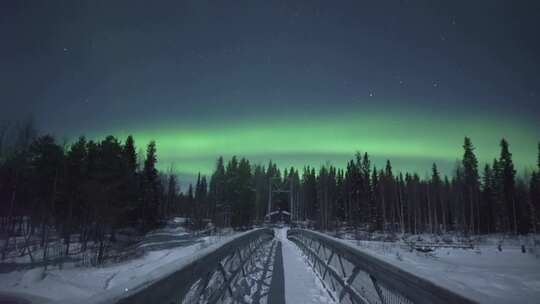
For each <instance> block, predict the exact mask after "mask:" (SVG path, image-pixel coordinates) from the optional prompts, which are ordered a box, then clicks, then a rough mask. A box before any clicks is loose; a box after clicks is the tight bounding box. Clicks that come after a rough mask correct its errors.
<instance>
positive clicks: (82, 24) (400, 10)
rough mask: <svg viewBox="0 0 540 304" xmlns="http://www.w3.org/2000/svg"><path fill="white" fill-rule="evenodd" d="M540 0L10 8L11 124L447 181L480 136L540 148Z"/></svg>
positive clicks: (164, 158) (198, 161) (202, 163)
mask: <svg viewBox="0 0 540 304" xmlns="http://www.w3.org/2000/svg"><path fill="white" fill-rule="evenodd" d="M539 29H540V2H538V1H491V0H490V1H406V0H402V1H398V0H395V1H384V0H383V1H360V0H357V1H314V0H310V1H262V0H251V1H205V0H192V1H133V0H130V1H1V2H0V37H1V45H0V67H1V68H0V103H1V104H2V107H1V111H0V120H6V119H9V120H14V119H18V118H22V117H26V116H28V115H30V114H31V115H33V117H34V118H35V120H36V122H37V125H38V126H39V128H40V129H41V130H42V131H44V132H50V133H53V134H54V135H56V136H57V137H58V138H63V137H68V138H73V137H76V136H79V135H81V134H85V135H86V136H88V137H92V138H95V137H102V136H104V135H107V134H114V135H118V136H122V137H123V136H125V135H127V134H129V133H132V134H134V136H135V139H136V142H137V143H138V144H139V146H142V145H143V144H145V143H146V142H147V141H149V140H150V139H155V140H156V141H157V145H158V156H159V164H160V166H161V168H166V167H168V166H170V164H171V163H174V166H175V169H176V170H177V171H178V172H180V173H182V174H186V176H189V175H190V174H194V173H195V172H197V171H202V172H203V173H209V172H210V171H211V170H212V168H213V166H214V162H215V159H216V157H217V156H218V155H224V156H226V157H228V156H230V155H233V154H236V155H240V156H246V157H248V158H249V159H251V160H253V161H255V162H266V161H268V160H269V159H273V160H275V161H277V162H278V163H279V165H280V166H282V167H283V166H289V165H295V166H299V167H301V166H303V165H304V164H310V165H314V166H317V167H318V166H319V165H321V164H323V163H325V162H326V161H329V162H331V163H333V164H335V165H338V166H343V165H344V164H345V162H346V161H347V159H350V158H351V157H352V156H353V154H354V153H355V152H356V151H367V152H368V153H370V154H371V155H372V156H373V158H374V160H375V164H376V165H378V166H379V167H380V166H382V165H383V162H384V161H385V160H386V159H387V158H389V159H391V160H392V161H393V164H394V167H395V168H396V169H397V170H411V171H417V172H419V173H420V174H421V175H423V174H424V173H425V172H427V171H428V170H429V169H430V166H431V163H432V162H437V164H439V166H440V167H441V168H442V170H443V171H444V172H445V173H450V171H451V169H452V168H453V166H454V164H455V161H456V159H458V158H460V157H461V155H462V149H461V145H462V141H463V137H464V136H466V135H467V136H470V137H472V139H473V143H474V144H475V146H476V147H477V154H478V156H479V158H480V160H481V161H490V160H491V159H492V158H493V157H496V156H497V154H498V151H499V147H498V142H499V140H500V138H501V137H506V138H507V139H508V140H509V142H510V144H511V151H512V152H513V154H514V158H515V162H516V163H517V167H518V169H520V170H521V169H523V168H525V167H531V166H533V165H534V164H535V158H536V143H537V142H538V140H539V139H540V122H539V121H540V120H539V119H538V118H539V117H540V73H539V67H540V39H539V38H538V37H539V35H540V34H539V32H538V31H539Z"/></svg>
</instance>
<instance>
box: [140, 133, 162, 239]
mask: <svg viewBox="0 0 540 304" xmlns="http://www.w3.org/2000/svg"><path fill="white" fill-rule="evenodd" d="M156 163H157V157H156V143H155V142H154V141H151V142H150V143H149V144H148V147H147V149H146V159H145V161H144V168H143V172H142V179H143V181H142V192H143V195H142V200H143V206H142V210H143V228H144V229H150V228H153V227H155V226H156V225H157V224H158V221H159V218H158V215H159V214H158V209H159V193H160V181H159V175H158V171H157V169H156Z"/></svg>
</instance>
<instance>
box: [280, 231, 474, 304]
mask: <svg viewBox="0 0 540 304" xmlns="http://www.w3.org/2000/svg"><path fill="white" fill-rule="evenodd" d="M287 237H288V238H289V239H290V240H292V241H293V242H295V243H296V244H297V245H299V247H300V248H301V249H302V250H303V251H304V252H305V253H306V255H307V256H308V258H309V259H311V261H312V266H314V267H313V268H315V270H316V271H317V272H318V273H319V275H320V278H322V279H323V281H324V279H325V278H326V276H327V275H330V276H332V277H333V279H334V280H335V281H334V282H337V283H339V284H340V285H341V289H340V290H337V291H338V295H337V297H338V299H336V300H337V301H338V302H341V301H342V300H343V298H344V297H345V296H347V295H348V298H349V299H350V302H353V303H370V302H371V301H369V300H367V298H366V296H365V295H364V294H365V290H366V289H368V288H369V289H372V290H374V292H373V293H374V294H376V295H378V297H377V299H376V300H375V301H376V302H382V303H388V302H392V303H397V302H399V303H420V304H424V303H425V304H427V303H476V302H474V301H472V300H470V299H467V298H465V297H463V296H461V295H459V294H457V293H454V292H452V291H450V290H448V289H446V288H443V287H441V286H438V285H436V284H434V283H433V282H431V281H428V280H426V279H424V278H421V277H419V276H417V275H414V274H412V273H410V272H407V271H404V270H402V269H400V268H398V267H396V266H394V265H392V264H390V263H388V262H386V261H383V260H381V259H378V258H376V257H374V256H371V255H369V254H367V253H365V252H362V251H361V250H359V249H358V248H355V247H354V246H352V245H350V244H346V243H344V242H343V241H340V240H337V239H334V238H332V237H330V236H327V235H325V234H322V233H319V232H316V231H311V230H305V229H290V230H289V231H288V232H287ZM317 246H319V247H318V248H316V247H317ZM321 248H323V250H322V251H325V252H326V251H330V252H331V254H330V255H328V254H326V256H325V254H323V253H322V251H321ZM315 249H317V250H315ZM334 257H336V258H337V259H338V261H339V263H340V265H341V267H335V266H333V265H331V264H332V259H333V258H334ZM342 259H345V260H346V261H348V262H349V263H351V264H352V266H353V267H354V270H352V271H350V272H351V273H349V274H347V273H346V271H345V270H344V267H343V261H342ZM334 263H336V262H334ZM317 266H318V267H317ZM336 268H338V269H336ZM339 268H341V271H340V270H339ZM359 272H363V273H364V275H365V277H369V278H370V279H371V280H370V281H371V282H369V284H366V283H365V282H364V285H362V287H361V289H363V290H358V288H355V286H354V284H353V281H354V280H355V277H356V276H357V275H358V274H359ZM334 282H331V283H332V286H333V285H334ZM323 284H324V282H323ZM325 285H330V284H328V282H326V284H325ZM367 285H369V286H367ZM334 291H336V289H335V288H334Z"/></svg>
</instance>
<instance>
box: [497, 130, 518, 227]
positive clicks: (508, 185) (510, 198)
mask: <svg viewBox="0 0 540 304" xmlns="http://www.w3.org/2000/svg"><path fill="white" fill-rule="evenodd" d="M499 166H500V167H499V168H500V172H499V173H500V184H499V187H501V188H500V193H501V194H502V200H503V203H504V206H505V210H506V214H507V219H506V225H505V226H506V227H507V229H508V228H510V223H513V224H512V226H513V227H512V228H513V232H514V234H517V228H518V227H517V221H518V218H517V217H518V214H517V210H518V206H516V204H517V202H516V199H515V176H516V170H515V169H514V163H513V162H512V153H510V151H509V149H508V142H507V141H506V140H505V139H502V140H501V155H500V158H499ZM507 231H508V230H507Z"/></svg>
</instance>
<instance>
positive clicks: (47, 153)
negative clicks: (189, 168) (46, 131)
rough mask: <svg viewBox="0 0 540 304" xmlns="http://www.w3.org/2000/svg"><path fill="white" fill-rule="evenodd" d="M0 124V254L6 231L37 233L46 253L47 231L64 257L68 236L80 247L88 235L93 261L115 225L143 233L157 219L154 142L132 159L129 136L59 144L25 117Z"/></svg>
mask: <svg viewBox="0 0 540 304" xmlns="http://www.w3.org/2000/svg"><path fill="white" fill-rule="evenodd" d="M0 131H2V132H0V143H1V144H2V145H1V146H0V202H1V208H0V232H1V233H2V236H3V239H4V243H3V244H4V248H2V259H3V258H5V255H6V252H7V249H8V247H9V244H10V238H11V237H15V236H23V237H24V238H25V240H26V241H28V239H30V238H33V239H35V238H38V239H39V240H40V247H41V248H44V249H45V250H43V254H44V255H45V256H43V260H46V258H47V257H46V254H47V246H48V244H49V240H50V239H51V238H52V237H55V238H60V239H61V240H63V242H64V244H65V245H66V246H65V255H66V256H68V255H69V254H70V252H69V251H70V242H71V241H72V236H74V235H76V236H78V242H80V244H81V247H82V249H81V250H82V251H84V250H85V249H86V246H87V244H88V242H92V243H94V244H99V253H98V260H99V259H101V258H102V257H103V254H104V250H105V244H107V243H109V242H111V241H114V240H115V237H116V232H117V231H119V229H122V228H126V227H131V228H136V229H137V231H139V232H141V233H143V232H145V231H148V230H150V229H153V228H155V227H157V226H159V224H160V220H161V219H162V218H164V216H165V210H164V208H165V207H166V206H165V205H164V204H165V203H166V198H167V193H166V192H165V190H166V187H164V186H163V183H162V177H160V175H159V172H158V171H157V169H156V162H157V156H156V144H155V142H150V143H148V145H147V150H146V155H145V157H144V159H143V160H142V161H141V163H140V164H139V162H138V160H137V155H136V153H135V143H134V140H133V137H131V136H129V137H127V138H126V139H125V142H123V143H122V142H120V141H119V140H118V139H117V138H115V137H113V136H107V137H105V138H104V139H103V140H101V141H93V140H87V139H86V138H84V137H81V138H79V139H78V140H77V141H75V142H73V143H71V144H63V145H60V144H58V143H57V142H56V141H55V139H54V138H53V137H52V136H51V135H38V132H37V131H36V130H35V128H34V127H33V124H32V123H25V124H22V125H19V126H18V127H12V128H10V129H9V130H6V129H5V128H4V129H3V130H0Z"/></svg>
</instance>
